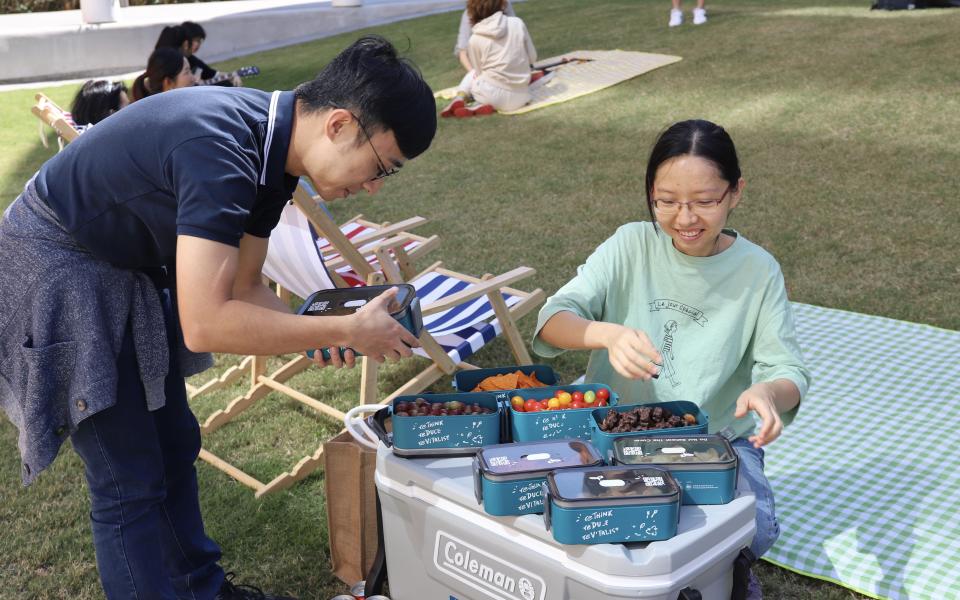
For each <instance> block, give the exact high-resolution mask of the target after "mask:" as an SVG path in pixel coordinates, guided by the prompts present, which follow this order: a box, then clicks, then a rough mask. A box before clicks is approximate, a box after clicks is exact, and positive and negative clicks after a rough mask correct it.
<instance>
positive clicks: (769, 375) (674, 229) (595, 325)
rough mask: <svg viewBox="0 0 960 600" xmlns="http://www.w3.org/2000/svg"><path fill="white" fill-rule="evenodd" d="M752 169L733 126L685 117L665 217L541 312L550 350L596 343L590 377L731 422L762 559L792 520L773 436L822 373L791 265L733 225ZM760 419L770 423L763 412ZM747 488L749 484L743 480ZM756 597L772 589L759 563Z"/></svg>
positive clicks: (632, 231)
mask: <svg viewBox="0 0 960 600" xmlns="http://www.w3.org/2000/svg"><path fill="white" fill-rule="evenodd" d="M743 188H744V180H743V178H742V177H741V173H740V165H739V162H738V160H737V154H736V150H735V148H734V145H733V141H732V140H731V139H730V136H729V135H728V134H727V132H726V131H725V130H724V129H723V128H722V127H720V126H718V125H715V124H713V123H710V122H708V121H701V120H694V121H683V122H680V123H676V124H675V125H673V126H671V127H670V128H669V129H667V130H666V131H665V132H664V133H663V134H662V135H661V136H660V138H659V139H658V140H657V143H656V145H655V146H654V147H653V151H652V152H651V154H650V159H649V161H648V163H647V172H646V190H647V209H648V211H649V213H650V220H651V222H649V223H645V222H641V223H628V224H626V225H623V226H622V227H620V228H619V229H618V230H617V232H616V233H615V234H614V235H613V236H612V237H611V238H609V239H608V240H606V241H605V242H604V243H603V244H601V245H600V247H599V248H597V249H596V250H595V251H594V253H593V254H592V255H591V256H590V257H589V258H588V259H587V261H586V263H585V264H583V265H582V266H581V267H580V268H579V269H578V271H577V275H576V277H574V278H573V279H572V280H571V281H570V282H568V283H567V284H566V285H564V286H563V287H562V288H560V289H559V290H558V291H557V293H556V294H554V295H553V296H552V297H551V298H549V299H548V300H547V302H546V304H545V305H544V307H543V309H542V310H541V311H540V316H539V319H538V322H537V330H536V333H535V336H534V340H533V349H534V351H535V352H536V353H537V354H540V355H541V356H548V357H549V356H556V355H558V354H560V353H561V352H563V351H564V350H592V352H591V355H590V362H589V364H588V366H587V374H586V381H588V382H597V383H605V384H607V385H609V386H610V387H612V388H613V389H614V390H615V391H616V392H617V393H618V394H619V395H620V398H621V403H644V404H647V403H653V402H667V401H674V400H689V401H692V402H694V403H696V404H697V405H698V406H700V407H701V408H703V410H704V412H705V413H706V414H707V415H709V417H710V432H711V433H717V432H720V431H724V430H725V435H727V437H729V438H730V439H731V440H732V442H731V443H732V445H733V448H734V449H735V450H736V452H737V454H738V456H739V458H740V469H739V470H740V476H741V482H745V483H746V484H747V485H748V486H749V489H750V490H751V491H752V492H753V493H754V494H755V495H756V503H757V513H756V522H757V533H756V536H755V537H754V539H753V543H752V545H751V550H752V551H753V553H754V554H755V555H756V556H757V557H760V556H761V555H763V553H764V552H766V551H767V550H768V549H769V548H770V547H771V546H772V545H773V543H774V542H775V541H776V539H777V537H778V536H779V533H780V529H779V525H778V523H777V519H776V513H775V512H774V502H773V493H772V491H771V489H770V484H769V482H768V481H767V478H766V477H765V476H764V473H763V455H764V452H763V446H765V445H766V444H769V443H770V442H772V441H773V440H775V439H776V438H777V437H778V436H779V435H780V432H781V430H782V429H783V426H784V425H785V424H787V423H789V422H790V421H792V420H793V418H794V416H795V415H796V412H797V409H798V407H799V404H800V398H801V397H802V396H803V395H804V394H805V393H806V391H807V388H808V386H809V384H810V375H809V372H808V371H807V369H806V368H805V367H804V364H803V359H802V358H801V355H800V348H799V346H798V344H797V337H796V332H795V331H794V324H793V316H792V312H791V309H790V304H789V302H788V301H787V292H786V288H785V286H784V281H783V275H782V273H781V271H780V265H779V264H777V261H776V260H775V259H774V258H773V256H771V255H770V254H769V253H767V252H766V251H765V250H764V249H763V248H761V247H759V246H757V245H756V244H753V243H752V242H750V241H748V240H747V239H745V238H744V237H743V236H742V235H740V234H739V233H737V232H736V231H734V230H732V229H727V228H726V224H727V218H728V217H729V215H730V212H731V211H732V210H733V209H734V208H735V207H736V206H737V204H738V203H739V202H740V197H741V194H742V193H743ZM751 412H752V413H754V414H755V415H756V416H757V417H759V429H757V428H756V425H755V422H754V419H752V418H744V417H747V416H748V414H749V413H751ZM741 489H742V488H741ZM749 583H750V590H749V593H748V596H747V597H748V598H751V599H756V598H760V597H761V592H760V589H759V582H757V580H756V578H754V577H753V576H752V574H751V579H750V582H749Z"/></svg>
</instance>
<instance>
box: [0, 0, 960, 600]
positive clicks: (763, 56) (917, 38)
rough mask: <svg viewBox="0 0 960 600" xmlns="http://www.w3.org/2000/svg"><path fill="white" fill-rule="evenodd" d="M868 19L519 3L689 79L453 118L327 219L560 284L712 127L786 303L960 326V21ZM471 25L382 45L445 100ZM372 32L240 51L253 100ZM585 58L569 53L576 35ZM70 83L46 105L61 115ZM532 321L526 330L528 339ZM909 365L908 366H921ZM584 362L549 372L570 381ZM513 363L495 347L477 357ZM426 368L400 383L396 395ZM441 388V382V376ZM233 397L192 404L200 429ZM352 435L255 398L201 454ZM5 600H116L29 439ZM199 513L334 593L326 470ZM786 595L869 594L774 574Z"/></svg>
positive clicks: (322, 592)
mask: <svg viewBox="0 0 960 600" xmlns="http://www.w3.org/2000/svg"><path fill="white" fill-rule="evenodd" d="M868 4H869V3H868V2H865V1H857V2H832V1H831V2H826V1H820V2H799V1H796V0H783V1H772V0H769V1H767V2H761V1H751V0H729V1H728V0H724V2H721V3H718V4H717V5H716V6H711V7H710V22H709V23H708V24H707V25H706V26H704V27H697V28H694V27H692V26H684V27H681V28H677V29H674V30H670V29H668V28H667V27H666V20H667V8H668V7H667V5H666V4H664V3H661V2H643V3H640V2H636V0H602V1H601V0H551V1H550V2H545V1H540V0H534V1H531V2H529V3H522V4H519V5H518V6H517V12H518V14H519V15H520V16H521V17H523V18H524V19H525V20H526V21H527V24H528V26H529V29H530V31H531V34H532V35H533V37H534V40H535V42H536V44H537V47H538V50H539V51H540V54H541V56H543V57H547V56H551V55H555V54H559V53H562V52H567V51H570V50H575V49H612V48H620V49H624V50H640V51H647V52H660V53H667V54H677V55H680V56H683V58H684V60H683V61H681V62H680V63H678V64H676V65H672V66H669V67H665V68H663V69H659V70H657V71H654V72H652V73H649V74H647V75H644V76H642V77H640V78H637V79H634V80H632V81H630V82H627V83H625V84H622V85H619V86H617V87H614V88H611V89H608V90H606V91H603V92H600V93H597V94H592V95H589V96H586V97H583V98H580V99H577V100H575V101H572V102H568V103H564V104H560V105H557V106H554V107H550V108H547V109H544V110H539V111H535V112H533V113H529V114H527V115H524V116H517V117H489V118H483V119H476V120H468V121H460V120H455V121H446V120H444V121H442V122H441V124H440V131H439V132H438V135H437V139H436V141H435V142H434V145H433V147H432V149H431V150H430V151H429V152H428V153H427V154H425V155H424V156H423V157H421V158H419V159H417V160H415V161H413V162H411V163H410V165H409V166H408V167H407V168H404V170H403V174H402V175H398V176H397V177H396V178H391V180H389V181H388V182H387V185H386V187H385V189H384V190H383V191H382V192H381V193H380V194H379V195H378V196H376V197H374V198H369V199H368V198H361V199H359V200H357V201H350V202H346V203H343V204H341V205H338V204H336V203H334V204H332V205H331V209H332V210H333V211H334V212H335V214H336V215H337V216H338V217H340V218H346V217H349V216H352V215H353V214H355V213H357V212H363V213H364V214H366V215H368V216H369V217H371V218H374V219H376V220H397V219H400V218H403V217H406V216H409V215H412V214H419V215H423V216H426V217H429V218H430V219H431V222H430V223H429V224H428V225H426V226H425V227H424V228H423V231H424V232H425V233H437V234H439V235H440V236H441V237H442V238H443V239H444V240H445V243H444V245H443V246H442V247H441V249H440V250H439V251H437V252H436V254H435V256H436V257H438V259H442V260H444V261H445V262H446V264H448V265H449V266H451V267H452V268H455V269H458V270H462V271H465V272H470V273H475V274H481V273H485V272H492V273H495V272H501V271H504V270H507V269H510V268H512V267H515V266H517V265H518V264H526V265H529V266H532V267H535V268H536V269H537V275H536V276H535V278H533V279H532V280H531V281H529V282H527V283H526V286H527V287H529V288H532V287H542V288H543V289H544V290H546V291H547V292H548V293H551V292H553V291H554V290H556V289H557V288H558V287H559V286H560V285H562V284H563V283H564V282H566V281H567V280H568V279H569V278H570V277H571V276H572V274H573V273H574V270H575V269H576V267H577V265H579V264H580V263H582V262H583V260H584V259H585V258H586V256H587V255H588V254H589V253H590V251H591V250H592V249H593V248H594V247H596V245H597V244H599V243H600V242H601V241H602V240H604V239H605V238H607V237H608V236H609V235H610V234H611V233H612V232H613V231H614V230H615V228H616V227H617V226H619V225H620V224H622V223H625V222H628V221H633V220H640V219H644V218H645V207H644V203H643V199H642V197H643V194H642V191H643V190H642V188H643V185H642V180H643V164H644V160H645V158H646V154H647V152H648V151H649V148H650V146H651V144H652V142H653V140H654V138H655V136H656V134H657V133H658V132H659V131H660V130H662V129H663V128H664V127H665V126H666V125H668V124H670V123H671V122H673V121H676V120H679V119H685V118H691V117H703V118H707V119H711V120H713V121H716V122H718V123H721V124H723V125H724V126H726V127H727V128H728V130H729V131H730V132H731V134H732V136H733V138H734V140H735V141H736V143H737V145H738V148H739V152H740V156H741V160H742V163H743V171H744V176H745V178H746V179H747V190H746V193H745V199H744V202H743V203H742V204H741V207H740V208H738V209H737V211H736V214H734V215H733V217H732V220H731V226H733V227H735V228H736V229H738V230H739V231H740V232H741V233H743V234H744V235H745V236H746V237H748V238H750V239H751V240H753V241H756V242H758V243H760V244H761V245H763V246H764V247H766V248H767V249H769V250H770V251H771V252H773V254H774V255H775V256H777V257H778V259H779V260H780V262H781V264H782V266H783V269H784V273H785V276H786V279H787V284H788V286H789V289H790V293H791V297H792V299H794V300H798V301H801V302H809V303H813V304H819V305H823V306H830V307H836V308H842V309H846V310H852V311H857V312H863V313H869V314H879V315H885V316H888V317H892V318H897V319H906V320H910V321H919V322H924V323H929V324H933V325H937V326H940V327H946V328H950V329H960V313H958V312H957V310H956V300H957V290H958V289H960V267H958V262H957V257H958V256H960V252H958V251H960V243H958V241H957V239H958V238H957V234H956V226H957V224H958V223H960V203H958V202H957V198H958V195H960V194H958V192H960V185H958V183H957V179H956V178H955V174H954V171H955V170H956V166H957V164H960V136H958V135H957V132H958V131H960V95H958V94H957V93H956V82H957V74H958V71H957V67H956V56H957V55H958V53H960V37H958V36H957V35H956V32H957V30H958V29H960V11H949V10H939V11H934V10H928V11H915V12H899V13H878V12H870V11H868V10H867V9H866V6H867V5H868ZM457 19H458V15H456V14H453V13H451V14H446V15H438V16H432V17H426V18H422V19H417V20H414V21H408V22H403V23H397V24H394V25H390V26H385V27H381V28H377V30H376V31H378V32H379V33H383V34H385V35H387V36H388V37H390V38H391V39H393V40H394V41H395V42H397V43H398V45H400V46H401V47H407V46H408V45H409V52H408V53H409V55H410V56H411V57H412V58H413V59H414V60H415V61H416V62H417V63H418V64H419V65H420V67H421V68H422V70H423V72H424V74H425V76H426V77H427V79H428V81H429V82H430V83H431V85H432V86H433V87H434V88H435V89H439V88H441V87H447V86H450V85H454V84H455V83H456V82H457V81H458V79H459V71H458V66H457V64H456V62H455V60H454V59H453V56H452V53H451V47H452V44H453V36H454V32H455V29H456V23H457ZM355 36H356V34H347V35H342V36H337V37H334V38H330V39H327V40H321V41H317V42H313V43H309V44H303V45H300V46H295V47H291V48H285V49H280V50H275V51H271V52H267V53H262V54H258V55H255V56H247V57H243V58H238V59H236V60H232V61H229V62H228V63H223V64H222V65H219V66H222V67H236V66H240V65H242V64H257V65H258V66H259V67H260V68H261V69H262V71H263V75H261V76H259V77H257V78H251V79H250V80H249V81H248V83H249V84H251V85H255V86H257V87H261V88H263V89H281V88H283V89H285V88H289V87H292V86H293V85H295V84H296V83H298V82H300V81H302V80H304V79H307V78H309V77H311V76H312V75H313V74H314V73H315V72H316V71H317V70H318V69H319V68H320V67H321V66H322V65H323V64H325V62H326V61H327V60H329V59H330V57H332V56H333V55H334V54H335V53H336V51H337V50H339V49H340V48H342V47H343V46H344V45H346V44H347V43H348V42H349V41H350V40H351V39H353V38H354V37H355ZM574 40H575V41H574ZM75 90H76V86H64V87H60V88H54V89H46V90H44V91H45V92H46V93H47V94H48V95H50V96H51V97H52V98H53V99H54V100H56V101H57V102H61V103H63V104H68V103H69V100H70V98H71V97H72V95H73V93H74V92H75ZM32 97H33V91H18V92H8V93H3V94H0V145H2V147H3V148H4V152H3V153H0V208H2V207H4V206H6V204H8V203H9V202H11V201H12V200H13V199H14V198H15V196H16V195H17V193H19V191H20V189H21V188H22V186H23V183H24V182H25V181H26V179H27V178H28V177H29V176H30V175H31V174H32V173H33V172H34V171H35V170H36V169H37V168H38V167H39V165H40V164H41V163H42V162H43V161H44V160H45V159H47V158H49V157H50V156H51V155H52V154H53V149H45V148H43V147H42V146H41V145H40V143H39V137H38V135H37V121H36V119H34V118H33V117H32V116H31V115H30V113H29V107H30V104H31V102H32ZM532 326H533V319H532V318H527V319H526V320H524V321H523V322H521V328H522V330H523V332H524V334H525V335H529V333H530V332H531V329H532ZM903 351H904V355H905V356H909V352H910V349H909V348H904V349H903ZM586 358H587V357H586V354H585V353H571V354H568V355H565V356H562V357H560V358H558V359H556V360H553V361H548V362H551V364H553V366H554V367H555V368H556V369H557V370H558V371H559V372H560V373H561V376H562V378H563V379H564V380H569V379H571V378H573V377H575V376H576V375H578V374H580V373H582V372H583V370H584V368H585V365H586ZM476 361H477V362H478V363H480V364H482V365H491V366H492V365H497V364H509V363H511V362H512V359H511V357H510V354H509V352H508V351H507V349H506V346H505V345H504V344H503V343H500V342H497V343H495V344H494V345H493V346H492V347H491V348H488V349H484V351H483V352H482V353H481V354H479V355H478V356H477V357H476ZM416 366H418V365H416V364H413V363H406V364H401V365H396V366H391V367H390V368H388V369H386V373H385V375H384V381H383V383H382V391H384V392H386V391H387V390H389V389H391V386H396V385H397V384H398V383H399V382H401V381H403V380H405V379H406V378H408V377H409V376H410V375H411V374H412V372H413V371H414V369H415V367H416ZM295 382H296V386H297V387H298V389H302V390H303V391H305V392H306V393H311V394H316V395H319V396H321V397H323V398H326V399H330V400H332V401H333V402H335V403H337V404H339V405H340V406H347V405H349V404H350V403H352V402H354V401H355V398H356V393H355V391H356V389H357V385H358V383H359V372H346V373H331V372H311V373H308V374H304V375H302V376H300V377H299V378H298V379H296V380H295ZM440 385H442V386H444V387H445V386H446V385H447V382H446V381H442V382H441V384H440ZM239 392H240V390H239V388H238V389H234V390H228V391H225V392H223V393H221V394H219V395H218V396H216V397H211V398H209V399H205V400H204V401H202V402H198V403H197V404H196V407H195V409H196V412H197V414H198V416H200V418H201V419H202V418H203V417H205V416H206V415H208V414H210V413H211V412H212V411H213V410H216V408H218V407H219V406H221V405H222V404H223V403H224V402H225V401H227V400H229V399H230V398H232V397H233V396H234V395H235V394H237V393H239ZM335 429H336V425H335V424H333V423H331V422H329V421H328V420H326V419H324V418H321V417H317V416H315V415H313V414H311V412H310V411H309V410H307V409H304V408H302V407H301V406H299V405H297V404H296V403H294V402H292V401H288V400H284V399H279V398H276V397H273V396H271V397H269V398H268V399H266V400H263V401H261V402H260V403H259V404H258V405H256V406H255V407H254V408H252V409H251V410H249V411H248V412H247V413H246V414H244V415H242V416H241V417H239V418H238V419H237V420H236V421H235V422H234V423H232V424H231V425H229V426H228V427H227V428H226V429H224V430H223V431H222V432H218V433H217V434H214V435H213V436H212V437H211V438H209V439H208V440H207V441H206V442H205V443H207V444H208V446H209V447H210V449H211V450H213V451H214V452H217V453H221V454H223V455H225V456H226V457H227V458H228V459H231V460H234V461H236V462H237V463H239V464H240V465H241V466H242V467H243V468H245V469H247V470H249V471H251V472H252V473H253V474H254V475H255V476H256V477H258V478H259V479H261V480H269V479H272V478H273V476H275V475H277V474H279V473H280V472H282V471H284V470H286V469H289V468H290V467H291V466H292V465H293V463H294V462H295V461H296V459H297V458H298V457H300V456H302V455H304V454H307V453H308V452H312V451H313V450H314V449H315V447H316V445H317V444H318V443H319V441H320V440H321V439H323V438H325V437H327V436H329V435H330V434H332V433H333V432H334V431H335ZM0 444H2V445H3V447H4V448H5V451H4V452H3V453H0V522H2V523H4V528H5V530H4V533H3V537H2V542H0V546H2V548H3V551H2V553H0V557H2V558H0V581H2V582H3V584H2V587H0V597H3V598H28V597H29V598H61V597H63V598H81V599H83V598H97V597H99V596H100V592H99V588H98V582H97V576H96V570H95V564H94V562H93V550H92V545H91V542H90V535H89V529H88V524H87V522H86V517H85V515H86V512H87V510H88V500H87V498H86V493H85V490H84V483H83V476H82V465H81V464H80V461H79V460H78V459H77V457H76V456H75V455H74V454H73V452H72V451H71V450H69V449H65V450H64V451H63V457H61V458H60V459H59V460H58V461H57V462H56V463H55V464H54V465H53V467H51V469H50V470H49V471H48V472H45V473H44V474H43V476H41V477H40V479H39V481H38V482H37V483H36V484H35V485H33V486H32V487H31V488H28V489H21V488H20V486H19V465H18V461H17V459H16V452H15V450H14V448H15V445H16V431H15V430H14V429H13V427H11V426H10V425H9V424H6V423H4V424H3V425H0ZM198 470H199V477H200V485H201V500H202V502H203V506H204V510H205V516H206V524H207V527H208V530H209V532H210V533H211V535H212V536H213V537H214V538H215V539H216V540H218V541H219V542H220V543H221V545H222V546H223V550H224V556H225V558H224V564H225V565H226V566H227V567H228V568H229V569H232V570H236V571H238V572H240V573H241V574H242V576H243V578H244V579H250V580H253V581H256V582H258V584H260V585H262V586H263V587H265V588H269V589H271V590H278V591H287V592H290V593H295V594H297V595H299V596H300V597H302V598H318V599H325V598H328V597H330V596H332V595H334V594H335V593H338V592H341V591H342V590H343V588H342V587H341V586H339V585H338V584H337V583H336V582H335V580H334V578H333V577H332V575H331V574H330V571H329V557H328V555H327V549H326V534H325V530H326V524H325V513H324V492H323V484H324V481H323V474H322V473H317V474H315V475H313V476H311V477H310V478H308V479H307V480H305V481H303V482H301V483H300V484H298V485H297V486H295V487H294V488H292V489H291V490H289V491H285V492H280V493H278V494H276V495H273V496H270V497H267V498H265V499H263V500H254V499H253V497H252V494H251V493H250V492H249V491H248V490H247V489H246V488H244V487H242V486H240V485H239V484H236V483H235V482H233V481H232V480H230V479H228V478H227V477H226V476H224V475H222V474H221V473H219V472H218V471H215V470H213V469H211V468H209V467H208V466H206V465H205V464H200V466H199V467H198ZM759 572H760V576H761V579H762V581H763V582H764V585H765V587H766V590H767V595H768V597H769V598H778V599H780V598H782V599H794V598H796V599H807V600H814V599H816V600H820V599H839V598H859V597H861V596H858V595H856V594H853V593H852V592H849V591H847V590H844V589H842V588H839V587H836V586H834V585H831V584H828V583H823V582H819V581H815V580H812V579H809V578H804V577H800V576H797V575H794V574H792V573H789V572H787V571H784V570H782V569H779V568H776V567H773V566H771V565H766V564H764V565H762V566H761V567H760V569H759Z"/></svg>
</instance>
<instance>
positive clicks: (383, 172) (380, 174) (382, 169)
mask: <svg viewBox="0 0 960 600" xmlns="http://www.w3.org/2000/svg"><path fill="white" fill-rule="evenodd" d="M350 116H351V117H353V118H354V119H356V120H357V124H358V125H360V130H361V131H363V135H365V136H366V138H367V143H368V144H370V148H371V149H372V150H373V155H374V156H376V157H377V169H379V170H378V171H377V174H376V176H374V177H371V178H370V181H378V180H380V179H383V178H385V177H390V176H391V175H396V174H397V173H399V172H400V169H399V168H397V167H394V168H392V169H388V168H387V165H385V164H384V163H383V160H382V159H381V158H380V153H379V152H377V149H376V147H375V146H374V145H373V140H371V139H370V134H369V133H367V128H366V127H365V126H364V124H363V121H361V120H360V117H358V116H357V115H355V114H353V113H350Z"/></svg>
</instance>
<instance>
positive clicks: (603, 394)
mask: <svg viewBox="0 0 960 600" xmlns="http://www.w3.org/2000/svg"><path fill="white" fill-rule="evenodd" d="M609 399H610V390H608V389H607V388H600V389H599V390H597V400H609Z"/></svg>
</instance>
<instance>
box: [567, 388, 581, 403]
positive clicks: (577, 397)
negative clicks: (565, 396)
mask: <svg viewBox="0 0 960 600" xmlns="http://www.w3.org/2000/svg"><path fill="white" fill-rule="evenodd" d="M570 397H571V398H572V399H573V401H574V402H576V401H577V400H580V401H581V402H583V392H581V391H580V390H577V391H575V392H574V393H572V394H570Z"/></svg>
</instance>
